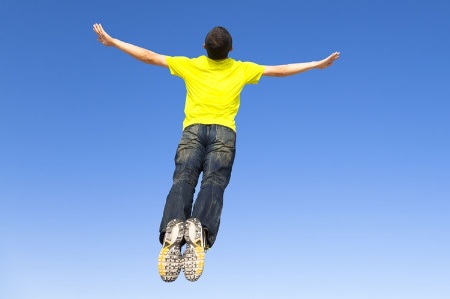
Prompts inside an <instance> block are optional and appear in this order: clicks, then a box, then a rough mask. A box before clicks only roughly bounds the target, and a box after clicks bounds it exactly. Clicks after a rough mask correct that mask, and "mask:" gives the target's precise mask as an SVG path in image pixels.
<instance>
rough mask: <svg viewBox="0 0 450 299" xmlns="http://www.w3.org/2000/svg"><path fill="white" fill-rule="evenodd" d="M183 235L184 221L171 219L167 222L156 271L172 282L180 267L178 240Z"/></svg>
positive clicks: (179, 240)
mask: <svg viewBox="0 0 450 299" xmlns="http://www.w3.org/2000/svg"><path fill="white" fill-rule="evenodd" d="M183 236H184V222H183V221H181V220H179V219H173V220H171V221H170V222H169V223H168V224H167V228H166V234H165V235H164V241H163V247H162V249H161V251H160V252H159V256H158V271H159V275H160V276H161V278H162V280H164V281H165V282H172V281H174V280H175V279H177V277H178V274H180V271H181V267H182V257H181V251H180V242H181V240H183Z"/></svg>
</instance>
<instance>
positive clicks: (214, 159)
mask: <svg viewBox="0 0 450 299" xmlns="http://www.w3.org/2000/svg"><path fill="white" fill-rule="evenodd" d="M208 133H209V134H208V141H209V142H208V145H207V147H206V156H205V160H204V163H203V178H202V183H201V188H200V192H199V194H198V196H197V199H196V201H195V205H194V209H193V211H192V217H193V218H197V219H199V220H200V221H201V223H202V226H203V227H204V228H205V230H206V235H207V240H206V241H207V244H206V246H207V248H209V247H211V246H212V245H213V244H214V242H215V240H216V236H217V233H218V231H219V225H220V217H221V214H222V207H223V194H224V192H225V188H226V187H227V186H228V183H229V181H230V177H231V170H232V167H233V163H234V157H235V154H236V148H235V147H236V133H235V132H234V131H233V130H231V129H230V128H227V127H224V126H219V125H213V126H210V130H209V132H208Z"/></svg>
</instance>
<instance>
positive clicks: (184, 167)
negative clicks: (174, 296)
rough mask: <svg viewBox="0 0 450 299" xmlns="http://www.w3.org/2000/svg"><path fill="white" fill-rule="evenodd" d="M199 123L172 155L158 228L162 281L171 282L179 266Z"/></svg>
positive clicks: (198, 160) (199, 156) (197, 162)
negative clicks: (169, 182)
mask: <svg viewBox="0 0 450 299" xmlns="http://www.w3.org/2000/svg"><path fill="white" fill-rule="evenodd" d="M199 129H201V128H200V127H199V126H191V127H188V128H186V129H185V130H184V131H183V135H182V138H181V141H180V144H179V145H178V149H177V153H176V156H175V164H176V167H175V172H174V175H173V185H172V188H171V190H170V192H169V195H168V196H167V200H166V205H165V207H164V213H163V217H162V220H161V227H160V241H161V244H162V245H163V247H162V249H161V251H160V253H159V256H158V270H159V274H160V276H161V278H162V280H164V281H166V282H171V281H174V280H175V279H176V278H177V277H178V274H179V273H180V270H181V268H182V261H183V259H182V256H181V252H180V248H181V246H182V245H183V243H184V238H185V232H184V227H185V224H184V222H185V220H186V219H187V218H188V217H189V216H190V215H191V209H192V201H193V195H194V192H195V186H196V185H197V182H198V177H199V174H200V171H201V164H202V161H203V154H204V152H205V148H204V146H202V145H201V143H200V139H201V138H199V136H198V132H199Z"/></svg>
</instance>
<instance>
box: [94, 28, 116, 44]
mask: <svg viewBox="0 0 450 299" xmlns="http://www.w3.org/2000/svg"><path fill="white" fill-rule="evenodd" d="M94 32H95V33H97V35H98V41H99V42H101V43H102V44H103V45H105V46H107V47H110V46H113V44H114V43H113V41H114V40H113V38H112V37H111V36H109V34H108V33H106V31H105V30H103V27H102V25H101V24H94Z"/></svg>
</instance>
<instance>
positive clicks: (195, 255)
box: [183, 219, 205, 282]
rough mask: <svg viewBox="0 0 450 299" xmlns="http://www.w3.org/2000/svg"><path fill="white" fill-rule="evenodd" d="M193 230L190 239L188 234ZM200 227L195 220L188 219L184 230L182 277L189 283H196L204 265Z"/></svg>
mask: <svg viewBox="0 0 450 299" xmlns="http://www.w3.org/2000/svg"><path fill="white" fill-rule="evenodd" d="M190 230H191V231H192V230H195V233H193V234H192V235H193V236H195V237H194V238H191V236H190V234H189V232H190ZM202 230H203V228H202V225H201V223H200V221H198V220H197V219H188V220H187V221H186V223H185V228H184V239H185V240H186V250H185V252H184V255H183V271H184V276H185V277H186V279H187V280H189V281H192V282H194V281H197V280H198V279H199V278H200V276H201V275H202V273H203V268H204V265H205V250H204V248H203V246H202V241H203V240H202V237H203V235H202Z"/></svg>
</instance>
